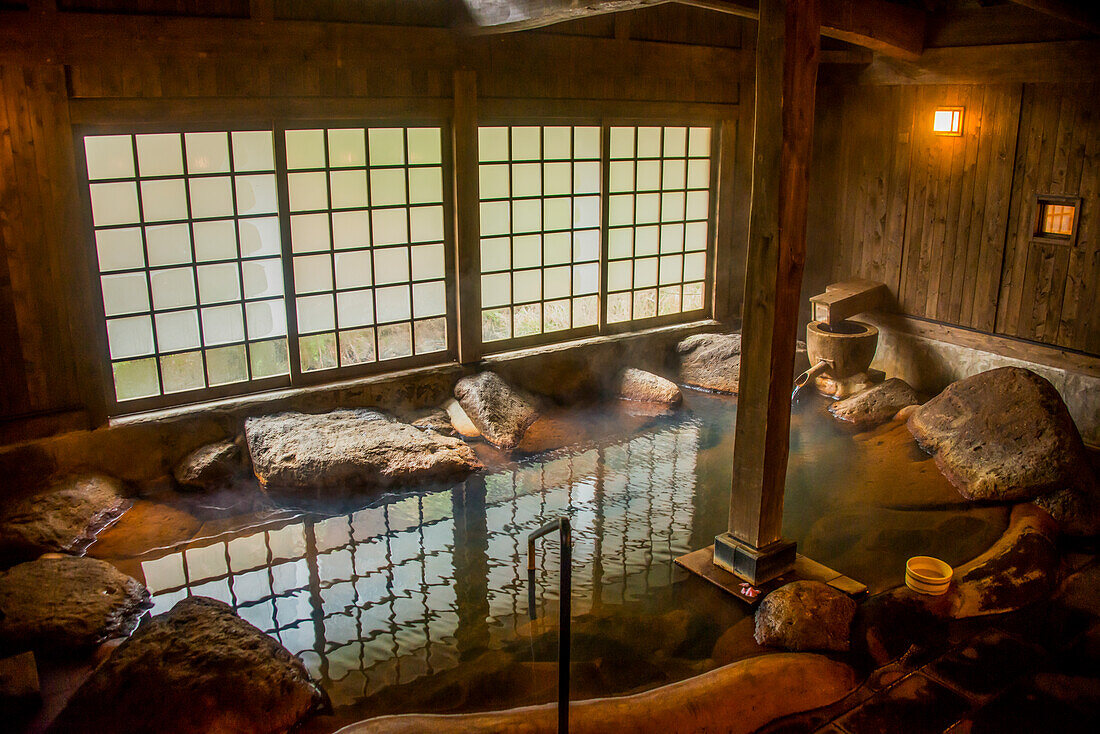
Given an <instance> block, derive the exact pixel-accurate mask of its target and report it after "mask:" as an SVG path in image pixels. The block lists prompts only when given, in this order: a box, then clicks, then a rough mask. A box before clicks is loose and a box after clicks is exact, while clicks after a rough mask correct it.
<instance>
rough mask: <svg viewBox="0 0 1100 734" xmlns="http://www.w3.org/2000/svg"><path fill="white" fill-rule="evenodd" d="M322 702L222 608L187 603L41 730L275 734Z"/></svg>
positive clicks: (305, 678)
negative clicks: (48, 727)
mask: <svg viewBox="0 0 1100 734" xmlns="http://www.w3.org/2000/svg"><path fill="white" fill-rule="evenodd" d="M326 704H327V699H326V697H325V695H324V693H323V692H322V691H321V689H320V688H319V687H318V686H317V685H316V684H315V683H314V682H313V681H312V680H311V679H310V677H309V673H308V672H307V671H306V668H305V666H304V665H303V664H302V662H301V661H300V660H298V658H296V657H294V656H293V655H291V654H290V653H289V652H288V651H287V650H286V648H284V647H283V646H282V645H280V644H279V643H278V642H276V641H275V640H273V639H272V638H271V637H268V636H267V635H265V634H264V633H263V632H261V631H260V630H258V629H256V628H255V627H253V626H252V625H250V624H249V623H248V622H245V621H244V620H243V619H241V618H240V617H238V616H237V615H236V614H234V613H233V610H232V609H231V608H230V607H229V606H228V605H227V604H225V603H223V602H220V601H215V600H214V599H207V598H205V597H190V598H187V599H184V600H182V601H180V602H179V603H177V604H176V605H175V606H174V607H172V609H171V610H170V611H168V612H166V613H164V614H158V615H157V616H156V617H153V618H152V619H151V620H150V621H149V622H147V623H146V624H144V625H142V626H141V627H140V628H138V630H137V632H135V633H134V634H133V636H132V637H130V638H129V639H128V640H126V641H125V642H123V643H122V644H121V645H119V646H118V649H116V650H115V651H114V653H112V655H111V657H109V658H107V660H106V661H105V662H104V663H103V664H102V665H100V666H99V668H97V669H96V671H95V672H94V673H93V674H92V676H91V677H90V678H89V679H88V680H87V681H86V682H85V683H84V685H83V686H81V687H80V688H79V689H78V690H77V692H76V693H75V694H74V695H73V697H72V699H71V700H70V701H69V703H68V705H67V706H66V707H65V709H64V710H63V711H62V712H61V714H60V715H59V716H58V717H57V719H56V720H55V721H54V723H53V726H52V727H51V728H50V731H51V732H54V733H55V734H62V733H64V734H83V733H84V732H89V733H91V732H95V733H96V734H100V733H102V732H116V731H117V732H158V734H176V733H178V734H189V733H190V732H210V733H218V732H226V733H228V732H249V733H250V734H268V733H269V732H270V733H272V734H274V732H283V731H286V730H288V729H290V728H291V727H293V726H294V725H296V724H297V723H298V722H300V721H301V720H302V719H304V718H305V717H306V716H308V715H309V714H310V713H312V712H313V711H315V710H317V709H319V708H322V707H324V706H325V705H326Z"/></svg>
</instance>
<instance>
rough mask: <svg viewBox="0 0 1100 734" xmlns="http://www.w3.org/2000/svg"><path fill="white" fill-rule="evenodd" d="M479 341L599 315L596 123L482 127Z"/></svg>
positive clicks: (565, 326) (576, 324)
mask: <svg viewBox="0 0 1100 734" xmlns="http://www.w3.org/2000/svg"><path fill="white" fill-rule="evenodd" d="M478 158H479V161H480V166H479V171H478V176H479V182H478V183H479V191H480V199H481V205H480V206H481V209H480V220H481V307H482V310H481V333H482V341H483V342H486V343H491V342H501V341H504V340H514V339H521V338H524V337H536V336H538V335H540V334H547V333H551V332H565V331H568V330H578V329H586V328H593V329H594V328H595V327H596V326H597V325H598V323H599V296H598V294H599V276H600V242H601V237H600V225H601V222H600V183H601V178H600V177H601V168H600V128H599V127H598V126H581V127H570V126H555V127H540V126H522V127H482V128H480V129H479V131H478Z"/></svg>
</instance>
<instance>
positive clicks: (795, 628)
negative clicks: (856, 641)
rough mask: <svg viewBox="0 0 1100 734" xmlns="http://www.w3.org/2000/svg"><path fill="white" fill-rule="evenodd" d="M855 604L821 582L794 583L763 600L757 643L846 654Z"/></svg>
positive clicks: (757, 626) (843, 594) (757, 618)
mask: <svg viewBox="0 0 1100 734" xmlns="http://www.w3.org/2000/svg"><path fill="white" fill-rule="evenodd" d="M855 614H856V603H855V602H854V601H852V599H851V597H849V596H848V595H847V594H845V593H844V592H843V591H838V590H837V589H834V588H833V587H831V586H828V585H827V584H823V583H821V582H820V581H794V582H792V583H789V584H785V585H784V586H781V587H779V588H778V589H776V590H775V591H773V592H772V593H770V594H768V595H767V596H766V597H764V601H762V602H760V606H759V608H757V610H756V634H755V638H756V642H757V643H758V644H760V645H767V646H768V647H782V648H786V649H787V650H798V651H802V650H832V651H836V652H847V651H848V644H849V635H850V634H851V628H852V619H853V618H854V617H855Z"/></svg>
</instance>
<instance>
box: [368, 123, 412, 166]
mask: <svg viewBox="0 0 1100 734" xmlns="http://www.w3.org/2000/svg"><path fill="white" fill-rule="evenodd" d="M367 139H368V141H369V150H370V164H371V165H372V166H400V165H402V164H404V163H405V131H404V130H403V129H402V128H399V127H391V128H371V129H370V130H368V131H367Z"/></svg>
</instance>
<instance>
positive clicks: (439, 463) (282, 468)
mask: <svg viewBox="0 0 1100 734" xmlns="http://www.w3.org/2000/svg"><path fill="white" fill-rule="evenodd" d="M245 435H246V437H247V439H248V450H249V453H250V454H251V457H252V468H253V470H254V471H255V472H256V476H257V478H259V480H260V482H261V483H262V484H263V485H264V486H266V487H268V488H270V489H280V490H291V491H294V490H310V489H316V488H336V487H351V488H365V489H375V488H377V489H384V488H387V487H393V486H401V485H409V484H414V483H420V482H429V481H436V480H446V479H456V478H461V477H464V476H466V475H467V474H469V473H470V472H473V471H475V470H477V469H480V468H481V462H479V461H478V459H477V456H476V455H475V454H474V452H473V450H472V449H471V448H470V447H469V446H467V445H466V444H465V443H464V442H462V441H461V440H460V439H457V438H451V437H449V436H442V435H440V434H438V433H435V432H432V431H426V430H422V429H420V428H415V427H413V426H410V425H408V424H405V423H399V422H397V421H395V420H393V419H392V418H391V417H390V416H387V415H386V414H384V413H380V412H378V411H375V410H366V409H354V410H334V411H332V412H330V413H322V414H321V415H308V414H305V413H278V414H275V415H265V416H262V417H259V418H249V419H248V420H247V421H246V422H245Z"/></svg>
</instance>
